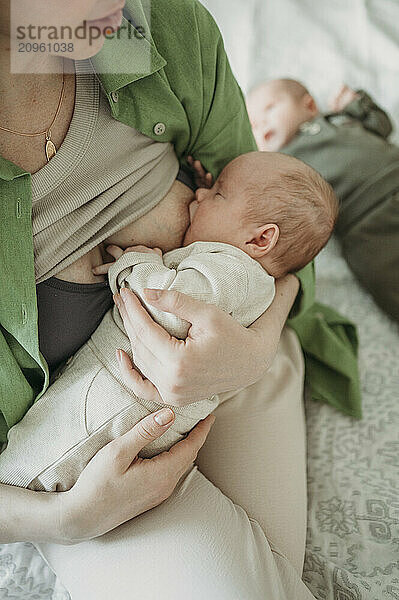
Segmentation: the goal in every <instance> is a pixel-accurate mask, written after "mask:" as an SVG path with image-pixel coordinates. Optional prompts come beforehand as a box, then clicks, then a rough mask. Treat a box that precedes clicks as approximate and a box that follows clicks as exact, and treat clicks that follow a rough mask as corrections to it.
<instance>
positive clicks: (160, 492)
mask: <svg viewBox="0 0 399 600" xmlns="http://www.w3.org/2000/svg"><path fill="white" fill-rule="evenodd" d="M156 418H158V419H159V420H160V422H159V423H158V422H157V421H156V420H155V419H156ZM174 418H175V415H174V412H173V411H172V410H171V409H170V408H163V409H161V410H159V411H157V412H156V413H152V414H150V415H148V416H146V417H144V419H142V420H141V421H139V422H138V423H137V424H136V425H135V426H134V427H132V429H130V430H129V431H128V432H127V433H125V434H124V435H122V436H120V437H118V438H116V439H115V440H113V441H112V442H110V443H109V444H107V445H106V446H104V448H102V449H101V450H100V451H99V452H97V454H96V455H95V456H94V457H93V458H92V460H91V461H90V462H89V464H88V465H87V466H86V467H85V469H84V470H83V471H82V473H81V474H80V477H79V479H78V480H77V482H76V483H75V485H74V486H73V488H71V489H70V490H69V491H67V492H62V493H58V494H54V495H53V496H55V497H56V498H57V503H58V515H59V519H58V521H59V535H58V539H60V540H62V541H61V543H63V544H73V543H76V542H80V541H83V540H87V539H91V538H95V537H97V536H99V535H102V534H104V533H106V532H107V531H110V530H111V529H114V528H115V527H118V525H121V524H122V523H124V522H125V521H128V520H129V519H132V518H133V517H135V516H137V515H139V514H141V513H143V512H145V511H147V510H149V509H150V508H153V507H154V506H157V505H158V504H160V503H161V502H163V501H164V500H166V498H168V497H169V496H170V495H171V493H172V492H173V490H174V488H175V487H176V484H177V482H178V481H179V479H180V477H181V476H182V475H183V474H184V473H185V472H186V471H187V470H188V469H189V467H190V466H191V465H192V463H193V462H194V460H195V459H196V457H197V453H198V451H199V449H200V448H201V446H202V445H203V444H204V442H205V440H206V437H207V435H208V433H209V430H210V428H211V426H212V425H213V423H214V420H215V417H214V416H213V415H209V416H208V417H207V418H206V419H204V420H203V421H200V422H199V423H198V424H197V425H196V426H195V427H194V428H193V429H192V430H191V432H190V433H189V434H188V436H187V437H186V438H185V439H184V440H182V441H181V442H178V443H177V444H175V445H174V446H172V448H171V449H170V450H169V451H167V452H162V453H161V454H158V455H157V456H154V458H151V459H143V458H138V456H137V454H138V453H139V452H140V450H141V449H142V448H144V446H146V445H147V444H149V443H150V442H151V441H153V440H154V439H156V438H158V437H160V436H161V435H162V434H163V433H165V431H166V430H167V429H168V428H169V427H170V425H171V424H172V423H173V421H174ZM165 420H166V421H167V422H164V421H165ZM162 422H164V424H162ZM59 543H60V542H59Z"/></svg>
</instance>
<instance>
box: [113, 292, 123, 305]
mask: <svg viewBox="0 0 399 600" xmlns="http://www.w3.org/2000/svg"><path fill="white" fill-rule="evenodd" d="M113 299H114V302H115V304H116V306H117V307H118V308H119V307H120V306H122V300H121V297H120V296H119V294H114V295H113Z"/></svg>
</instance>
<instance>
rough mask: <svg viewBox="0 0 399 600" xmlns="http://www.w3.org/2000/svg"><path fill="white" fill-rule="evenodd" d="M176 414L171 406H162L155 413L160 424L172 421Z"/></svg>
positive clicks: (155, 417) (155, 418)
mask: <svg viewBox="0 0 399 600" xmlns="http://www.w3.org/2000/svg"><path fill="white" fill-rule="evenodd" d="M174 416H175V413H174V412H173V410H171V409H170V408H161V410H159V411H158V412H157V413H155V415H154V420H155V421H156V422H157V423H158V425H167V424H168V423H170V422H171V421H172V420H173V418H174Z"/></svg>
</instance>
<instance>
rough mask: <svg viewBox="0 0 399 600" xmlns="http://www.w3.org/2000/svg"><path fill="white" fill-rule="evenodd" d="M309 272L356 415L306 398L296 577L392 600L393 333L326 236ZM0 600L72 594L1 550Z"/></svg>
mask: <svg viewBox="0 0 399 600" xmlns="http://www.w3.org/2000/svg"><path fill="white" fill-rule="evenodd" d="M316 265H317V279H318V299H319V300H320V301H322V302H325V303H326V304H330V305H332V306H334V307H335V308H336V309H337V310H339V311H340V312H342V313H343V314H345V315H347V316H348V317H349V318H351V319H352V320H353V321H354V322H355V323H356V324H357V325H358V333H359V338H360V370H361V377H362V391H363V413H364V416H363V420H362V421H356V420H355V419H352V418H351V417H347V416H345V415H343V414H341V413H339V412H338V411H336V410H335V409H333V408H332V407H330V406H328V405H325V404H319V403H316V402H313V401H311V400H306V416H307V432H308V493H309V499H308V535H307V544H306V557H305V566H304V573H303V579H304V581H305V583H306V585H307V586H308V587H309V589H310V590H311V592H312V593H313V594H314V596H315V598H316V599H317V600H399V327H398V326H397V325H396V324H394V323H393V322H392V321H390V320H389V319H388V317H386V316H385V315H384V314H383V313H382V312H381V311H380V310H379V309H378V308H377V307H376V305H375V304H374V302H373V300H372V299H371V297H370V296H369V295H368V294H367V293H366V292H365V291H363V290H362V289H361V288H360V286H359V285H358V284H357V282H356V281H355V280H354V278H353V276H352V274H351V272H350V271H349V269H348V267H347V266H346V263H345V261H344V260H343V259H342V257H341V256H340V251H339V246H338V244H337V242H336V241H335V240H334V239H333V240H331V241H330V242H329V244H328V246H327V248H326V249H325V250H323V252H322V253H321V254H320V256H319V257H318V259H317V261H316ZM0 600H70V597H69V595H68V593H67V592H66V591H65V589H64V588H63V587H62V585H61V584H60V582H59V581H58V580H57V579H56V577H55V576H54V574H53V573H52V571H51V570H50V569H49V567H48V566H47V564H46V563H45V562H44V560H43V559H42V557H41V556H40V555H39V553H38V552H37V551H36V549H35V548H34V547H33V546H32V545H31V544H22V543H21V544H8V545H3V546H1V545H0ZM292 600H295V599H294V598H293V599H292Z"/></svg>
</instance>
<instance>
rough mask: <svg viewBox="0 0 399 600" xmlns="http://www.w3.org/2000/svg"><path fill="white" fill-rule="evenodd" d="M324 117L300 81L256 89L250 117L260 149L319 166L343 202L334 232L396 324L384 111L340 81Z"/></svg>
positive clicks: (396, 180)
mask: <svg viewBox="0 0 399 600" xmlns="http://www.w3.org/2000/svg"><path fill="white" fill-rule="evenodd" d="M330 106H331V111H332V112H330V113H328V114H324V115H323V114H321V113H320V111H319V109H318V106H317V104H316V101H315V99H314V98H313V96H312V95H311V94H310V93H309V91H308V90H307V89H306V88H305V87H304V86H303V85H302V84H301V83H300V82H298V81H295V80H291V79H276V80H272V81H269V82H265V83H262V84H260V85H258V86H257V87H256V88H254V89H253V90H252V91H251V92H250V94H249V95H248V98H247V108H248V114H249V116H250V119H251V123H252V127H253V132H254V136H255V138H256V141H257V144H258V146H259V149H260V150H268V151H277V150H280V151H281V152H283V153H286V154H289V155H291V156H295V157H297V158H299V159H301V160H303V161H304V162H306V163H307V164H309V165H311V166H312V167H313V168H314V169H316V170H317V171H318V172H319V173H320V174H321V175H322V176H323V177H324V178H325V179H326V180H327V181H328V182H329V183H330V184H331V185H332V187H333V188H334V191H335V193H336V194H337V197H338V198H339V200H340V211H339V217H338V221H337V226H336V233H337V236H338V237H339V239H340V240H341V243H342V250H343V254H344V256H345V258H346V260H347V262H348V264H349V266H350V267H351V268H352V270H353V272H354V273H355V275H356V276H357V277H358V279H359V281H360V282H361V283H362V284H363V285H364V286H365V287H366V288H367V289H368V290H369V292H370V293H372V294H373V296H374V298H375V300H376V301H377V302H378V304H379V305H380V306H381V307H382V308H383V309H384V310H386V311H387V313H388V314H390V315H391V316H392V317H393V318H394V319H396V320H398V321H399V148H398V147H397V146H394V145H393V144H390V143H389V142H388V141H387V139H386V138H387V137H388V136H389V134H390V133H391V131H392V125H391V122H390V120H389V117H388V116H387V114H386V113H385V112H384V111H383V110H382V109H381V108H379V107H378V106H377V105H376V104H375V103H374V102H373V100H372V99H371V97H370V96H369V95H368V94H366V92H364V91H362V90H359V91H358V92H355V91H354V90H351V89H350V88H349V87H348V86H343V87H342V88H341V89H340V90H339V92H338V93H337V94H336V96H335V97H334V98H333V100H332V101H331V105H330Z"/></svg>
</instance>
